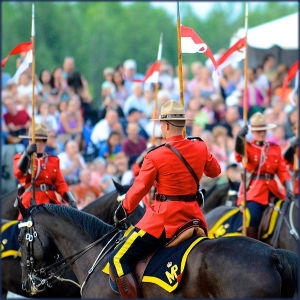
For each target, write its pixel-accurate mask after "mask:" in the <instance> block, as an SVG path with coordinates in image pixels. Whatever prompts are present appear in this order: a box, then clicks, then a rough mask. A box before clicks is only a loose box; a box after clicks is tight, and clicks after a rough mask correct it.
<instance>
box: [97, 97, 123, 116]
mask: <svg viewBox="0 0 300 300" xmlns="http://www.w3.org/2000/svg"><path fill="white" fill-rule="evenodd" d="M110 109H113V110H115V111H116V112H117V113H118V117H119V118H120V119H122V118H124V117H125V116H124V113H123V110H122V107H121V106H120V104H119V102H118V101H117V100H116V99H114V98H112V97H111V96H106V97H105V98H104V99H103V101H102V105H101V108H100V112H99V118H100V119H103V118H105V115H106V112H107V111H108V110H110Z"/></svg>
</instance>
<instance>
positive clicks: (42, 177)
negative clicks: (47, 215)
mask: <svg viewBox="0 0 300 300" xmlns="http://www.w3.org/2000/svg"><path fill="white" fill-rule="evenodd" d="M21 156H22V154H19V153H18V154H16V155H15V156H14V174H15V177H16V178H17V179H18V180H19V181H20V183H21V184H22V185H23V186H24V187H25V188H27V187H29V186H31V174H27V175H26V176H25V175H24V174H23V173H22V172H21V171H20V169H19V168H18V162H19V160H20V158H21ZM35 163H36V170H37V172H36V175H37V177H36V181H35V184H36V185H40V184H43V183H45V184H49V185H54V186H55V190H56V192H58V193H59V194H60V195H61V196H63V195H64V193H65V192H67V191H69V187H68V185H67V183H66V181H65V179H64V177H63V175H62V173H61V170H60V168H59V158H58V157H56V156H52V155H49V156H48V161H47V162H46V166H45V169H44V168H42V165H43V164H44V163H45V157H41V158H36V160H35ZM31 197H32V193H31V190H30V191H28V192H25V193H24V195H23V197H22V203H23V205H24V206H25V208H28V207H29V206H30V199H31ZM35 198H36V199H35V200H36V203H37V204H44V203H50V202H52V203H56V204H63V203H62V202H60V201H58V200H57V198H56V195H55V192H54V191H52V190H49V191H45V192H43V191H36V192H35Z"/></svg>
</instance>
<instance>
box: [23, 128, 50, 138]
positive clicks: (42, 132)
mask: <svg viewBox="0 0 300 300" xmlns="http://www.w3.org/2000/svg"><path fill="white" fill-rule="evenodd" d="M19 138H22V139H32V127H30V128H29V132H28V135H19ZM35 139H37V140H47V139H48V126H47V125H46V124H36V125H35Z"/></svg>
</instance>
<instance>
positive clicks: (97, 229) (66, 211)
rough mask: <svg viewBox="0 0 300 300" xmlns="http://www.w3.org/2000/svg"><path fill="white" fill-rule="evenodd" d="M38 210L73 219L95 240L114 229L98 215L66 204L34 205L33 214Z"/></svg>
mask: <svg viewBox="0 0 300 300" xmlns="http://www.w3.org/2000/svg"><path fill="white" fill-rule="evenodd" d="M38 212H45V213H48V214H52V215H58V216H60V217H63V218H65V219H68V220H69V221H71V222H72V223H73V224H74V225H75V226H78V227H80V229H82V230H83V231H84V232H86V233H87V234H88V235H89V236H90V237H91V238H92V239H93V240H97V239H99V238H101V237H102V236H103V235H104V234H106V233H108V232H109V231H111V230H112V229H113V226H112V225H109V224H107V223H105V222H103V221H101V220H100V219H98V218H97V217H95V216H93V215H90V214H88V213H86V212H83V211H79V210H76V209H74V208H70V207H67V206H65V205H57V204H41V205H37V206H35V207H34V209H33V210H31V215H34V214H36V213H38Z"/></svg>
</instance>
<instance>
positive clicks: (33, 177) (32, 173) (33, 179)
mask: <svg viewBox="0 0 300 300" xmlns="http://www.w3.org/2000/svg"><path fill="white" fill-rule="evenodd" d="M34 15H35V9H34V3H33V4H32V16H31V41H32V64H31V70H32V117H31V120H32V125H31V127H32V133H31V134H32V143H35V118H34V113H35V92H34V88H35V24H34V21H35V20H34ZM35 158H36V153H33V154H32V161H31V184H32V198H31V205H32V204H36V201H35V172H36V166H35Z"/></svg>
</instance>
